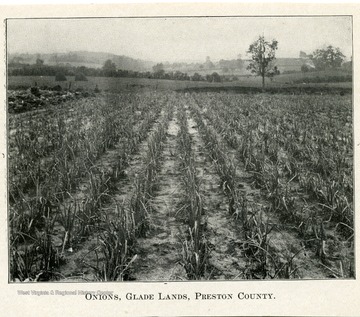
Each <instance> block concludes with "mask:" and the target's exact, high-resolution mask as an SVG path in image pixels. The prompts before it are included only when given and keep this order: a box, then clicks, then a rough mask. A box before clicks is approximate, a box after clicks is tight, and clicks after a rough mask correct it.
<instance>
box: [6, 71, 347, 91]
mask: <svg viewBox="0 0 360 317" xmlns="http://www.w3.org/2000/svg"><path fill="white" fill-rule="evenodd" d="M330 75H333V73H329V72H326V73H321V72H318V73H309V74H307V75H306V76H305V75H303V74H302V73H295V74H285V75H279V76H277V77H275V78H274V79H273V80H272V81H271V80H270V79H267V84H266V85H267V87H268V88H269V89H277V90H279V89H280V90H281V91H284V92H286V90H287V89H289V88H290V89H291V88H300V87H301V88H302V89H303V88H305V89H310V88H311V89H316V90H317V91H318V90H321V89H324V90H326V91H328V92H331V90H332V89H333V88H335V89H343V90H347V91H351V88H352V83H351V82H343V83H311V84H302V83H298V84H295V83H294V82H295V81H299V80H301V78H308V77H310V78H311V77H315V76H320V77H321V76H322V77H324V78H327V76H330ZM35 82H36V83H37V85H38V86H39V87H42V86H48V87H54V86H55V85H60V86H61V87H62V88H64V89H68V88H69V85H70V84H71V89H73V90H75V89H77V88H83V89H89V90H94V89H95V87H98V88H99V89H101V90H102V91H109V92H123V91H151V90H153V89H156V90H183V89H204V88H215V89H218V88H227V89H229V88H237V87H250V89H251V88H259V87H261V78H259V77H254V76H244V77H239V80H238V81H234V82H223V83H209V82H196V81H175V80H155V79H147V78H106V77H89V78H88V81H86V82H79V81H75V80H74V77H68V78H67V81H65V82H56V81H55V77H46V76H34V77H32V76H11V77H8V87H9V89H16V88H19V87H22V88H24V87H31V86H34V85H35Z"/></svg>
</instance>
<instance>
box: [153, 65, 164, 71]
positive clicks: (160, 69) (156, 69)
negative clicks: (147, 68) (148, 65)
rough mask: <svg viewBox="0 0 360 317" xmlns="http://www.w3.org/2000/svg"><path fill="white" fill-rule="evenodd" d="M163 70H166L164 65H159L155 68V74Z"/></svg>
mask: <svg viewBox="0 0 360 317" xmlns="http://www.w3.org/2000/svg"><path fill="white" fill-rule="evenodd" d="M163 70H164V64H163V63H158V64H156V65H154V66H153V71H154V73H158V72H162V71H163Z"/></svg>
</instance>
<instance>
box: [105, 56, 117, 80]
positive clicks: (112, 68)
mask: <svg viewBox="0 0 360 317" xmlns="http://www.w3.org/2000/svg"><path fill="white" fill-rule="evenodd" d="M103 73H104V76H106V77H114V76H115V75H116V65H115V63H113V61H112V60H111V59H108V60H107V61H106V62H105V63H104V66H103Z"/></svg>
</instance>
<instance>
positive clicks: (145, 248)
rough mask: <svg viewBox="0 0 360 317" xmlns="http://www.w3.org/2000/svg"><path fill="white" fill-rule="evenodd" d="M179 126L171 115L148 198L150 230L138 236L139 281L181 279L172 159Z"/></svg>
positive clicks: (176, 185) (175, 174) (175, 168)
mask: <svg viewBox="0 0 360 317" xmlns="http://www.w3.org/2000/svg"><path fill="white" fill-rule="evenodd" d="M178 131H179V126H178V123H177V120H176V115H175V114H174V116H173V118H172V120H171V121H170V122H169V126H168V130H167V139H166V144H165V147H164V151H163V157H162V160H163V163H162V169H161V172H160V173H159V178H158V183H159V186H158V190H157V193H156V197H154V198H153V199H152V207H153V213H152V214H151V229H150V232H149V233H148V235H147V237H146V238H141V239H138V242H137V250H136V251H137V254H138V259H137V261H136V262H137V263H136V264H135V266H134V270H133V276H134V278H135V279H136V280H140V281H159V280H160V281H161V280H185V279H186V272H185V270H184V268H183V267H182V266H181V265H180V264H179V260H180V256H181V253H180V252H181V241H180V239H179V235H181V233H180V232H181V229H182V224H180V222H179V221H178V220H177V219H176V213H177V206H178V204H177V203H178V201H179V199H180V197H181V193H180V191H181V183H180V174H179V169H178V164H177V161H176V138H177V134H178Z"/></svg>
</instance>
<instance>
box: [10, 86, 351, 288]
mask: <svg viewBox="0 0 360 317" xmlns="http://www.w3.org/2000/svg"><path fill="white" fill-rule="evenodd" d="M352 134H353V121H352V100H351V95H343V96H341V95H330V94H329V95H327V94H325V95H320V94H319V95H315V94H309V95H305V94H304V95H285V94H266V93H263V94H262V93H259V94H232V93H214V92H175V91H155V90H152V91H151V90H150V91H143V92H136V91H128V92H123V93H116V94H115V93H114V94H113V93H109V92H104V93H100V94H96V95H93V96H89V97H85V98H81V99H76V100H70V101H65V102H63V103H62V104H61V105H58V106H54V105H53V106H51V107H49V108H47V109H46V110H45V111H44V110H41V111H29V112H25V113H20V114H8V139H7V140H8V205H9V206H8V223H9V228H8V229H9V258H10V261H9V262H10V263H9V266H10V271H9V281H11V282H40V281H51V282H53V281H60V282H87V281H88V282H94V281H165V280H166V281H173V280H178V281H186V280H244V279H247V280H257V279H333V278H339V279H348V278H355V265H354V206H353V194H354V193H353V135H352Z"/></svg>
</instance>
